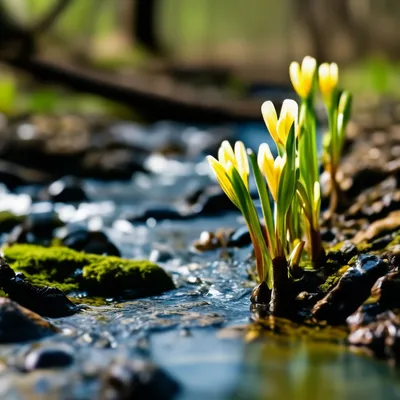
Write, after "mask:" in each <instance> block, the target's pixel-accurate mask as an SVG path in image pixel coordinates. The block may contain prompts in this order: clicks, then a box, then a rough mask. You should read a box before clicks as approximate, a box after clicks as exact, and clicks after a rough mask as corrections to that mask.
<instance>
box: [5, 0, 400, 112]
mask: <svg viewBox="0 0 400 400" xmlns="http://www.w3.org/2000/svg"><path fill="white" fill-rule="evenodd" d="M150 3H151V9H150V12H149V9H147V11H146V4H147V6H148V5H149V4H150ZM57 6H61V8H62V10H61V11H60V12H59V13H58V14H57V15H56V16H55V17H54V18H53V20H52V21H51V23H50V24H48V25H47V26H46V27H45V28H44V29H36V30H35V28H37V26H38V25H39V26H40V23H41V21H42V20H43V19H44V18H45V17H46V16H47V15H48V14H49V12H51V10H53V9H54V8H55V7H57ZM0 7H1V8H0V11H1V15H2V18H3V20H4V19H5V20H6V21H7V22H8V24H9V25H10V26H12V29H14V31H15V32H11V33H10V32H9V31H6V30H5V25H4V24H3V27H2V34H1V37H0V110H1V111H2V112H4V113H6V114H9V115H16V114H20V113H30V112H45V113H46V112H47V113H65V112H78V111H79V112H83V113H97V112H98V113H111V114H116V115H121V116H129V115H131V112H132V111H131V110H130V109H129V108H128V107H126V105H121V104H117V102H115V101H114V102H111V101H109V100H108V99H107V98H104V97H107V96H103V97H98V96H95V95H93V94H79V95H74V94H71V93H70V92H68V96H65V93H66V92H65V89H64V88H63V82H62V80H61V81H59V82H57V86H54V85H49V84H41V83H39V82H37V81H35V79H34V76H35V75H34V74H30V73H29V72H30V71H29V68H28V69H27V71H28V73H26V71H25V72H24V73H20V72H18V71H17V70H15V68H13V67H12V65H13V62H10V60H11V61H12V60H15V59H16V58H17V59H21V58H22V59H24V57H26V58H29V57H38V58H43V59H47V60H52V62H59V63H60V64H62V63H64V62H68V63H72V64H73V65H77V66H80V67H82V68H86V69H87V68H90V69H93V70H96V71H102V72H103V73H107V74H108V75H107V76H110V77H111V79H112V78H113V77H115V78H116V79H118V77H121V76H123V77H126V81H129V79H132V80H133V79H138V80H140V77H139V78H138V77H137V76H136V78H135V77H134V76H135V75H132V74H137V73H145V74H146V76H157V77H160V76H161V77H164V76H165V77H167V78H168V79H171V80H172V81H177V80H178V81H179V80H182V79H183V80H185V81H189V83H190V84H192V85H194V86H196V85H199V84H201V85H203V86H204V85H206V86H212V87H213V86H218V87H219V89H220V90H219V92H218V93H217V94H216V96H219V95H221V96H225V97H226V96H227V97H228V98H229V96H232V95H233V96H236V97H237V96H243V87H245V86H246V85H248V84H250V83H251V84H253V83H260V82H262V83H266V84H267V83H271V84H276V83H279V84H288V73H287V68H288V64H289V63H290V61H292V60H300V59H301V58H302V57H303V56H305V55H307V54H310V55H313V56H315V57H316V58H317V59H318V61H319V62H323V61H336V62H338V63H339V66H340V68H341V84H342V85H343V86H346V87H347V88H348V89H350V90H352V91H354V92H356V93H361V94H365V95H369V96H371V95H379V96H384V95H388V96H392V97H399V96H400V89H399V88H400V73H399V72H400V64H399V60H400V40H399V33H398V32H399V30H398V24H399V22H400V2H399V1H398V0H379V1H376V0H282V1H274V0H246V1H243V0H117V1H115V0H69V1H68V0H0ZM146 12H147V13H148V14H146ZM138 21H140V24H141V25H143V26H140V27H139V28H138V24H139V23H138ZM6 27H8V25H6ZM7 29H8V28H7ZM140 29H141V31H140ZM146 30H147V31H148V32H147V33H148V34H149V36H150V39H151V40H147V39H148V38H147V39H146V37H144V38H143V31H144V32H145V31H146ZM21 32H22V33H21ZM145 35H146V32H145ZM27 37H29V38H30V39H29V40H31V39H32V42H33V43H34V44H33V45H32V43H30V42H29V43H30V45H29V46H28V45H26V41H27ZM29 40H28V41H29ZM152 41H153V43H152ZM21 43H22V44H21ZM218 71H220V72H221V71H223V72H224V73H226V74H227V76H228V77H229V78H228V79H225V78H224V79H222V78H221V77H220V78H218V77H217V78H212V79H211V78H210V79H206V78H204V77H207V74H208V75H210V76H213V73H215V72H218ZM129 74H131V75H129ZM31 75H33V78H32V76H31ZM131 76H133V77H131ZM217 76H219V75H217ZM199 77H201V78H199Z"/></svg>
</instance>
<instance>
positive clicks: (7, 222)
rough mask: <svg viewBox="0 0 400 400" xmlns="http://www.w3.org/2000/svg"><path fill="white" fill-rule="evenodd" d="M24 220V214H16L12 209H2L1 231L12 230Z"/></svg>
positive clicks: (0, 216)
mask: <svg viewBox="0 0 400 400" xmlns="http://www.w3.org/2000/svg"><path fill="white" fill-rule="evenodd" d="M24 220H25V216H24V215H15V214H13V213H12V212H10V211H0V233H2V232H9V231H11V229H13V228H14V227H15V226H17V225H18V224H20V223H21V222H23V221H24Z"/></svg>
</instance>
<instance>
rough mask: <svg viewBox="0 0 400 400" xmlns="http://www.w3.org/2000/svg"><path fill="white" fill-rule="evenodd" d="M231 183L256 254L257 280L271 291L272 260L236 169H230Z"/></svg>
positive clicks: (249, 198) (252, 204)
mask: <svg viewBox="0 0 400 400" xmlns="http://www.w3.org/2000/svg"><path fill="white" fill-rule="evenodd" d="M231 181H232V185H233V188H234V191H235V192H236V194H237V197H238V199H239V203H240V205H241V210H242V214H243V216H244V217H245V219H246V223H247V226H248V228H249V232H250V236H251V238H252V242H253V246H254V251H255V253H256V261H257V273H258V276H259V279H260V281H263V280H265V281H266V282H267V284H268V287H269V288H270V289H271V288H272V286H273V269H272V258H271V255H270V253H269V250H268V248H267V245H266V243H265V240H264V235H263V233H262V230H261V225H260V221H259V219H258V214H257V211H256V209H255V207H254V203H253V200H252V198H251V196H250V193H249V192H248V190H247V188H246V186H245V185H244V183H243V180H242V178H241V177H240V175H239V172H238V171H237V170H236V168H233V169H232V174H231Z"/></svg>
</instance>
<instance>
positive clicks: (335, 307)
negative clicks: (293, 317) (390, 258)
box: [312, 254, 389, 324]
mask: <svg viewBox="0 0 400 400" xmlns="http://www.w3.org/2000/svg"><path fill="white" fill-rule="evenodd" d="M388 270H389V266H388V264H387V263H385V262H384V261H383V260H381V259H380V258H379V257H377V256H373V255H368V254H361V255H360V256H359V257H358V259H357V262H356V265H355V266H354V267H351V268H349V269H348V270H347V271H346V272H345V273H344V274H343V276H342V277H341V278H340V280H339V282H338V283H337V285H336V286H335V287H334V288H333V289H332V290H331V291H330V292H329V293H328V294H327V295H326V296H325V297H324V298H323V299H321V300H320V301H318V303H317V304H315V306H314V308H313V310H312V313H313V316H314V317H315V318H317V319H319V320H324V321H327V322H328V323H329V324H342V323H344V322H345V321H346V318H347V317H348V316H349V315H350V314H352V313H353V312H354V311H356V310H357V308H358V307H359V306H360V305H361V304H362V303H363V302H364V301H365V300H366V299H367V298H368V297H369V295H370V293H371V288H372V286H373V285H374V283H375V282H376V280H377V279H378V278H380V277H381V276H383V275H385V274H386V273H387V272H388Z"/></svg>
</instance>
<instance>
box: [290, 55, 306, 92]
mask: <svg viewBox="0 0 400 400" xmlns="http://www.w3.org/2000/svg"><path fill="white" fill-rule="evenodd" d="M289 76H290V81H291V82H292V85H293V88H294V90H295V91H296V93H297V94H298V95H299V96H300V97H303V92H302V88H301V70H300V65H299V63H298V62H296V61H293V62H292V63H291V64H290V67H289Z"/></svg>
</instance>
